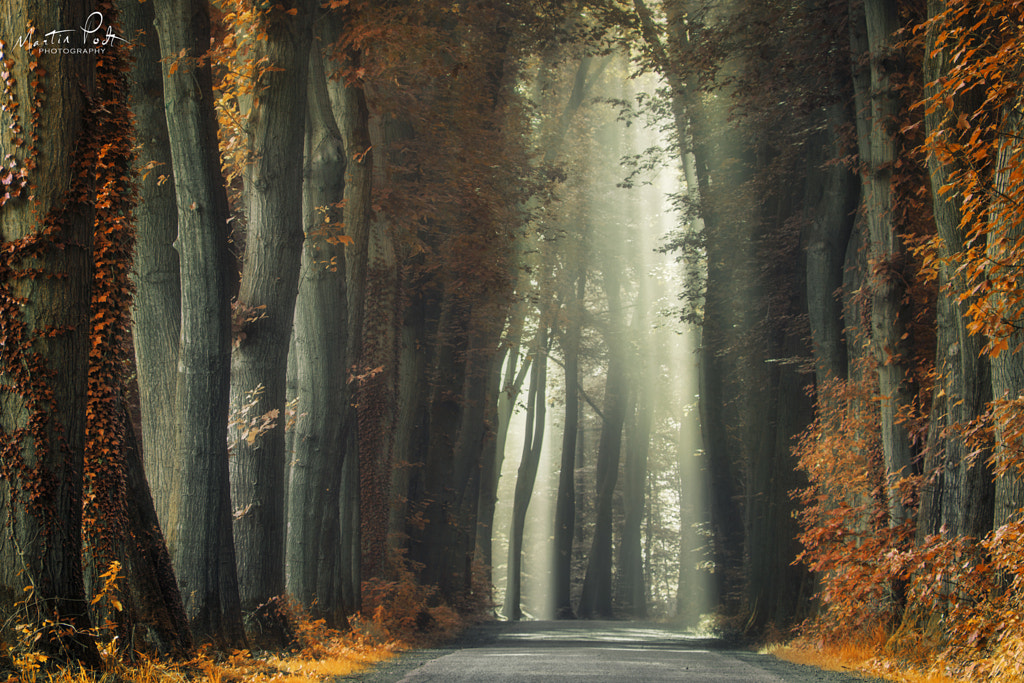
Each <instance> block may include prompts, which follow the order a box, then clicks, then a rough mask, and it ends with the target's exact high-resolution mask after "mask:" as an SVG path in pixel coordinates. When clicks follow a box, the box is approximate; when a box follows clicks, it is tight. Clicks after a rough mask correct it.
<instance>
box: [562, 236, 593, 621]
mask: <svg viewBox="0 0 1024 683" xmlns="http://www.w3.org/2000/svg"><path fill="white" fill-rule="evenodd" d="M580 251H582V250H580ZM586 273H587V271H586V266H585V265H584V263H583V258H582V255H581V254H580V253H577V262H576V282H575V283H570V288H571V289H572V290H573V296H572V297H571V298H570V300H569V302H568V303H567V307H568V309H569V310H568V322H567V323H566V330H565V334H564V335H563V337H562V342H561V346H562V355H563V356H564V358H565V421H564V426H563V430H562V454H561V459H560V464H559V470H558V495H557V498H556V503H555V559H554V564H555V566H554V579H555V581H554V583H555V594H554V607H555V617H556V618H558V619H572V618H573V617H574V616H575V614H574V612H573V609H572V592H571V591H572V541H573V536H574V532H575V529H576V488H575V477H576V447H577V438H576V437H577V434H578V432H579V425H580V336H581V328H582V326H583V298H584V295H585V293H586V289H587V277H586Z"/></svg>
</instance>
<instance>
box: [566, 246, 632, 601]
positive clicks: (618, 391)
mask: <svg viewBox="0 0 1024 683" xmlns="http://www.w3.org/2000/svg"><path fill="white" fill-rule="evenodd" d="M607 260H608V261H612V259H611V258H609V259H607ZM617 267H618V266H617V265H615V264H612V263H607V264H606V265H605V272H604V287H605V292H606V293H607V295H608V309H609V315H610V317H611V321H610V323H609V328H608V330H607V332H606V336H605V339H606V343H607V345H608V371H607V375H606V377H605V385H604V410H603V413H604V421H603V423H602V425H601V439H600V442H599V444H598V450H597V499H596V504H595V512H596V516H595V521H594V539H593V542H592V544H591V546H590V554H589V556H588V562H587V572H586V575H585V577H584V579H583V592H582V594H581V595H580V604H579V607H578V610H577V613H578V614H579V616H581V617H583V618H584V619H590V618H593V617H610V616H612V499H613V497H614V495H615V484H616V482H617V480H618V475H619V457H620V454H621V451H622V427H623V424H624V423H625V420H626V406H627V404H628V400H627V399H628V379H627V375H626V367H625V365H626V349H625V339H624V338H623V332H624V329H623V328H624V326H623V324H622V305H621V300H620V284H619V274H618V273H617V272H615V269H616V268H617Z"/></svg>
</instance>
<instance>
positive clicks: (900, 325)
mask: <svg viewBox="0 0 1024 683" xmlns="http://www.w3.org/2000/svg"><path fill="white" fill-rule="evenodd" d="M860 17H862V19H860ZM858 21H863V26H865V27H866V43H867V53H868V55H869V59H870V91H869V94H868V95H863V94H862V95H861V97H862V99H863V100H864V101H867V102H869V103H870V106H869V109H868V110H867V111H858V112H857V116H858V117H868V121H869V126H870V128H869V133H868V137H867V138H863V139H859V140H858V142H859V145H860V156H861V161H862V162H863V164H864V167H865V169H866V170H865V178H864V188H865V189H864V213H865V217H866V219H867V224H868V234H869V236H870V261H869V264H870V268H871V275H870V279H869V286H870V291H871V344H872V349H873V354H874V358H875V362H876V364H877V373H878V391H879V395H880V402H879V405H880V410H881V424H882V451H883V455H884V458H885V470H886V475H887V479H888V481H887V483H886V495H887V499H888V508H889V523H890V524H891V525H893V526H896V525H899V524H901V523H903V522H905V521H907V520H908V519H909V518H910V514H911V511H910V509H909V508H908V506H907V504H906V502H905V501H904V496H903V494H902V492H901V486H900V482H901V481H902V480H903V479H905V478H906V477H909V476H910V475H911V474H912V473H913V470H912V464H911V463H912V460H913V453H912V451H911V446H910V435H909V434H908V432H907V428H906V427H905V426H904V425H903V424H901V423H900V418H899V415H900V413H901V411H902V410H903V409H905V408H907V407H909V406H910V405H911V398H912V397H911V394H910V389H909V386H908V384H907V382H908V377H907V376H908V363H909V362H910V359H909V358H908V357H907V355H906V353H907V342H906V336H905V335H904V332H905V330H906V329H907V321H906V320H905V319H904V311H903V299H904V292H905V290H906V284H905V283H906V278H905V273H904V269H905V267H906V255H905V251H904V248H903V245H902V241H901V239H900V237H899V235H898V234H897V230H896V226H895V225H894V224H893V186H892V185H893V168H894V164H895V161H896V146H895V134H894V132H893V130H892V129H893V127H894V126H895V125H896V124H895V119H896V115H897V113H898V102H897V98H896V94H895V93H894V92H893V90H892V87H891V83H890V75H889V74H890V71H891V70H892V69H893V65H892V63H891V62H892V60H893V59H894V58H895V57H896V48H895V47H894V46H895V40H896V38H895V33H896V31H897V29H899V18H898V16H897V14H896V6H895V3H893V2H892V1H891V0H865V1H864V6H863V14H860V13H858V12H856V11H854V10H851V26H853V25H854V24H855V23H856V22H858ZM851 30H855V31H856V30H858V29H856V28H854V29H851ZM852 44H853V46H854V55H853V57H854V59H855V60H857V59H859V58H860V56H861V54H863V53H862V52H859V51H858V50H859V45H858V41H852Z"/></svg>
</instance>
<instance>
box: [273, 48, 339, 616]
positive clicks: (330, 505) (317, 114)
mask: <svg viewBox="0 0 1024 683" xmlns="http://www.w3.org/2000/svg"><path fill="white" fill-rule="evenodd" d="M309 64H310V66H309V73H308V82H309V84H308V96H307V97H308V102H309V107H308V115H307V120H306V153H305V157H306V162H305V170H304V173H303V176H304V182H303V207H302V209H303V210H302V213H303V219H302V222H303V229H304V232H305V240H304V241H303V246H302V262H301V269H300V273H299V285H298V293H297V296H296V301H295V320H294V334H293V341H292V343H293V345H294V346H293V354H294V358H295V366H296V368H295V375H296V396H297V399H298V401H297V403H296V422H295V429H294V442H293V443H294V451H293V453H292V456H291V460H290V476H289V478H288V512H287V514H288V517H287V519H288V533H287V536H286V551H285V558H286V567H287V569H286V588H287V591H288V594H289V595H291V596H293V597H294V598H296V599H297V600H298V601H299V602H300V603H302V605H303V606H304V607H306V608H307V609H309V610H310V611H311V613H312V614H314V615H316V616H319V617H323V618H326V619H327V620H328V622H329V623H330V624H331V625H332V626H338V625H340V624H343V623H344V622H345V606H344V605H343V604H341V602H340V599H339V597H340V596H338V595H337V594H336V593H335V592H333V591H332V592H328V593H322V592H320V589H321V588H322V587H324V586H325V584H326V585H330V582H324V581H323V579H321V577H320V576H319V575H320V573H321V572H324V573H326V574H330V573H332V572H334V571H337V569H338V567H339V566H340V557H339V552H338V551H339V550H340V539H339V535H340V525H341V510H340V504H341V496H340V491H341V482H342V476H341V473H342V461H343V459H344V458H346V457H348V455H349V454H348V453H346V452H345V450H344V445H345V444H344V441H343V439H342V423H343V420H344V416H345V413H346V412H347V410H348V401H349V396H348V383H347V380H348V362H347V354H346V348H345V347H346V345H345V344H339V343H338V340H344V339H345V338H346V334H347V331H348V329H347V328H348V306H347V298H346V279H345V273H346V267H345V253H344V245H343V243H342V242H343V241H342V239H341V237H342V235H341V231H342V230H343V225H342V221H341V218H342V217H341V215H340V214H341V210H340V209H339V208H338V205H339V203H340V200H341V198H342V197H343V196H344V194H343V193H344V190H345V180H344V174H345V165H346V164H345V149H344V143H343V141H342V138H341V133H340V131H339V130H338V126H337V124H336V123H335V121H334V114H333V113H332V112H331V106H330V101H329V100H328V96H327V81H326V75H325V73H324V65H323V58H322V56H321V48H320V47H319V45H318V44H317V45H314V47H313V48H312V49H311V50H310V52H309ZM334 527H337V530H335V529H334Z"/></svg>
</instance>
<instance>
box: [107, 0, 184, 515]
mask: <svg viewBox="0 0 1024 683" xmlns="http://www.w3.org/2000/svg"><path fill="white" fill-rule="evenodd" d="M119 6H120V7H121V10H120V12H119V14H120V17H121V21H122V23H123V25H124V31H125V34H126V36H130V38H128V39H129V40H130V41H131V45H132V54H133V55H134V59H133V60H132V63H131V66H130V74H131V76H130V78H129V83H130V87H131V92H130V97H131V104H132V111H133V112H134V114H135V135H136V139H137V140H138V145H139V147H138V150H137V152H136V154H137V155H138V157H137V158H138V163H137V166H138V169H137V171H136V175H137V176H140V180H139V192H140V195H141V197H140V201H139V203H138V205H137V206H136V208H135V225H136V234H137V237H136V240H137V242H136V250H135V273H134V277H135V287H136V291H135V305H134V315H133V321H134V327H133V334H132V340H133V342H134V344H135V370H136V373H137V374H138V382H139V399H140V406H141V409H142V454H143V456H144V458H145V463H146V477H147V479H148V480H149V483H150V487H151V489H152V491H153V501H154V503H155V504H156V509H157V515H158V516H159V517H160V519H161V523H162V524H164V525H166V524H167V523H168V521H169V515H170V502H171V492H172V490H173V489H174V485H175V481H176V472H177V468H178V465H177V441H178V419H177V415H176V414H175V412H174V401H175V399H174V396H175V391H176V387H177V379H178V342H179V338H180V334H181V281H180V268H181V266H180V265H179V263H178V252H177V251H176V250H175V248H174V241H175V240H176V239H177V237H178V220H177V218H178V212H177V209H176V208H175V197H174V187H175V183H174V172H173V170H172V162H171V147H170V141H169V140H168V137H167V119H166V117H165V115H164V88H163V76H162V74H161V71H160V43H159V41H158V39H157V34H156V28H155V27H154V26H153V19H154V9H153V3H151V2H139V1H138V0H121V2H119ZM151 164H152V167H151V166H150V165H151Z"/></svg>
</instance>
